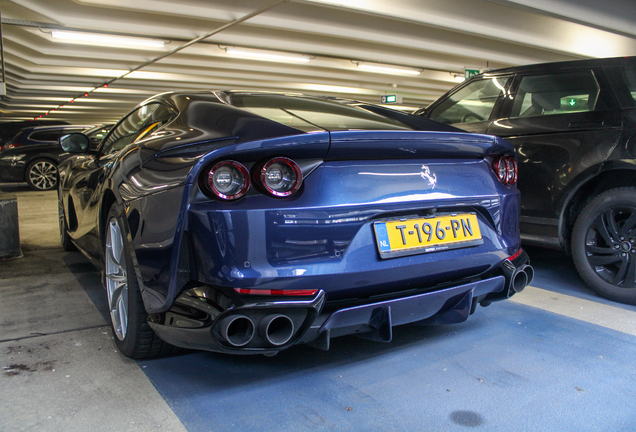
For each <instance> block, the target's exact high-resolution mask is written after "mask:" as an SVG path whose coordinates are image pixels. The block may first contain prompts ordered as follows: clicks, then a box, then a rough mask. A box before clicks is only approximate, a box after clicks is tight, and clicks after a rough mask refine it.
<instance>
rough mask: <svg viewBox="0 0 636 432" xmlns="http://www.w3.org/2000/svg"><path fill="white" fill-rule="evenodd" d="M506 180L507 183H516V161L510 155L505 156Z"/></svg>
mask: <svg viewBox="0 0 636 432" xmlns="http://www.w3.org/2000/svg"><path fill="white" fill-rule="evenodd" d="M506 181H507V183H508V184H509V185H513V184H515V183H517V161H516V160H515V158H514V157H512V156H508V157H507V158H506Z"/></svg>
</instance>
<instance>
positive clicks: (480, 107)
mask: <svg viewBox="0 0 636 432" xmlns="http://www.w3.org/2000/svg"><path fill="white" fill-rule="evenodd" d="M506 81H508V77H497V78H484V79H480V80H476V81H473V82H471V83H469V84H468V85H466V86H464V87H462V88H461V89H460V90H459V91H457V92H456V93H453V94H452V95H451V96H450V97H449V98H448V99H446V100H444V101H443V102H442V103H440V104H439V105H437V106H436V107H435V108H433V110H432V111H431V112H430V114H429V118H430V119H431V120H436V121H438V122H441V123H446V124H457V123H474V122H478V121H483V120H488V119H489V118H490V114H491V113H492V110H493V108H494V107H495V103H496V102H497V99H498V98H499V97H500V96H501V95H503V92H504V86H505V85H506Z"/></svg>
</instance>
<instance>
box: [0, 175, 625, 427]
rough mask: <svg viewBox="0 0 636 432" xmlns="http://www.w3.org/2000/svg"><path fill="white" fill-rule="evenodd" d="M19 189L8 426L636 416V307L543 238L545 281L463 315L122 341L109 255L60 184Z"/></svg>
mask: <svg viewBox="0 0 636 432" xmlns="http://www.w3.org/2000/svg"><path fill="white" fill-rule="evenodd" d="M0 190H1V191H3V192H10V193H15V194H16V195H17V196H18V208H19V215H20V235H21V246H22V251H23V254H24V256H23V257H22V258H19V259H13V260H0V329H1V330H2V331H1V333H0V366H1V367H2V368H3V369H2V375H3V376H2V377H0V383H2V385H0V431H20V430H26V431H32V430H39V431H124V430H125V431H128V430H130V431H135V430H137V431H150V430H153V431H154V430H164V431H184V430H187V431H283V430H289V431H313V430H325V431H461V430H466V429H475V430H483V431H546V430H548V431H557V430H558V431H577V432H579V431H633V430H636V408H634V407H636V390H635V386H634V384H636V360H635V359H636V307H632V306H626V305H621V304H618V303H613V302H610V301H607V300H604V299H600V298H598V297H597V296H595V295H594V294H593V293H592V292H590V291H589V290H588V289H587V288H585V286H584V285H583V283H582V282H581V281H580V279H579V278H578V276H577V275H576V272H575V271H574V269H573V266H572V264H571V261H570V259H569V258H568V257H566V256H564V255H563V254H561V253H559V252H555V251H548V250H542V249H534V248H533V249H529V251H528V252H529V253H530V256H531V258H532V260H533V264H534V265H535V268H536V274H537V276H536V279H535V281H534V283H533V286H532V287H529V288H527V289H526V290H525V291H524V292H523V293H521V294H518V295H517V296H515V297H513V299H511V300H509V301H505V302H499V303H494V304H493V305H491V306H490V307H488V308H478V309H477V311H476V312H475V314H474V315H473V316H471V317H470V318H469V320H468V321H467V322H465V323H462V324H456V325H449V326H439V327H419V326H415V325H412V326H403V327H399V328H397V329H396V330H395V332H394V340H393V342H391V343H390V344H382V343H374V342H370V341H366V340H362V339H358V338H355V337H343V338H338V339H334V340H333V341H332V349H331V350H330V351H328V352H322V351H316V350H313V349H311V348H308V347H305V346H298V347H294V348H291V349H289V350H287V351H284V352H282V353H280V354H279V355H277V356H275V357H271V358H266V357H263V356H249V357H234V356H228V355H220V354H214V353H207V352H186V353H184V354H182V355H178V356H174V357H169V358H164V359H156V360H149V361H142V362H135V361H132V360H128V359H126V358H124V357H123V356H121V354H119V353H118V352H116V351H115V345H114V344H113V342H112V335H111V334H110V330H109V327H108V325H107V313H106V300H105V292H104V290H103V288H102V287H101V286H100V283H99V275H98V274H97V272H96V271H95V269H94V268H93V267H92V266H91V265H90V264H88V262H87V261H86V260H85V259H84V258H83V257H82V256H81V255H80V254H79V253H73V252H64V251H63V250H62V249H61V247H60V246H59V239H58V231H57V219H56V210H57V209H56V201H55V200H56V194H55V192H48V193H37V192H32V191H29V190H28V189H27V188H26V187H25V186H22V185H10V184H0Z"/></svg>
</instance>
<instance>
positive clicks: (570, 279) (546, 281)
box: [524, 246, 636, 311]
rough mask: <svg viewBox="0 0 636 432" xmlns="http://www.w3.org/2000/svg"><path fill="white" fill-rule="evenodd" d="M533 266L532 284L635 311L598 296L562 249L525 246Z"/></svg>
mask: <svg viewBox="0 0 636 432" xmlns="http://www.w3.org/2000/svg"><path fill="white" fill-rule="evenodd" d="M524 249H525V250H526V252H528V255H529V256H530V261H531V263H532V265H533V266H534V268H535V277H534V281H533V282H532V286H535V287H537V288H543V289H547V290H550V291H554V292H558V293H560V294H566V295H570V296H574V297H578V298H581V299H584V300H590V301H593V302H596V303H602V304H605V305H610V306H614V307H618V308H622V309H626V310H632V311H636V306H633V305H625V304H621V303H616V302H613V301H611V300H606V299H604V298H603V297H600V296H599V295H598V294H596V293H595V292H594V291H592V289H590V288H589V287H588V286H587V285H586V284H585V282H583V280H582V279H581V277H580V276H579V274H578V273H577V271H576V267H575V266H574V262H572V256H570V255H567V254H566V253H565V252H563V251H557V250H552V249H545V248H538V247H525V246H524Z"/></svg>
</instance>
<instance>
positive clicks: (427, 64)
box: [0, 0, 636, 124]
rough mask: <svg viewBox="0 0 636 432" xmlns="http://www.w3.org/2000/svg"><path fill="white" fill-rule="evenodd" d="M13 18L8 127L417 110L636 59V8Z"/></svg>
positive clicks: (151, 8) (5, 102)
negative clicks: (222, 108) (524, 72)
mask: <svg viewBox="0 0 636 432" xmlns="http://www.w3.org/2000/svg"><path fill="white" fill-rule="evenodd" d="M0 11H1V13H2V33H3V49H4V66H5V70H4V73H5V74H4V75H5V78H4V79H5V82H6V95H5V96H3V98H2V100H0V115H1V118H0V121H10V120H28V119H33V118H38V117H39V116H43V118H53V119H59V120H66V121H68V122H70V123H75V124H93V123H94V124H97V123H108V122H112V121H114V120H116V119H118V118H119V117H121V116H122V115H124V114H125V113H126V112H128V111H129V110H130V109H131V108H132V107H133V106H134V105H136V104H137V103H139V102H141V101H142V100H144V99H146V98H147V97H149V96H152V95H154V94H157V93H161V92H165V91H173V90H217V89H250V90H276V91H284V92H301V93H306V94H324V95H331V96H339V97H345V98H352V99H358V100H364V101H369V102H376V103H379V102H380V97H381V96H382V95H387V94H398V95H399V96H400V97H401V99H402V104H401V105H403V106H404V107H405V109H409V108H410V107H413V108H415V107H421V106H425V105H427V104H428V103H430V102H432V101H433V100H434V99H436V98H437V97H438V96H440V95H441V94H442V93H444V92H445V91H446V90H448V89H449V88H451V87H452V86H453V85H455V84H456V83H457V82H458V80H460V79H461V77H463V76H464V72H465V69H466V68H468V69H479V70H481V71H485V70H488V69H494V68H500V67H506V66H512V65H521V64H528V63H538V62H548V61H559V60H574V59H584V58H595V57H614V56H632V55H636V27H634V25H633V22H634V18H636V3H635V2H634V1H633V0H605V1H603V2H599V1H598V0H288V1H276V0H179V1H176V0H173V1H169V0H135V1H131V0H12V1H9V0H2V1H1V2H0ZM210 34H211V35H210ZM206 35H210V36H209V37H207V38H205V39H202V38H203V37H204V36H206ZM106 36H108V37H112V38H111V39H105V40H103V39H102V38H104V37H106ZM65 37H66V38H65ZM69 37H71V38H74V39H67V38H69ZM114 37H117V38H114ZM197 38H199V39H201V40H199V41H196V42H195V43H191V44H189V45H188V43H189V42H191V41H193V40H196V39H197ZM95 39H97V40H95ZM130 44H134V45H130ZM137 44H146V45H144V46H139V45H137ZM147 45H151V46H147ZM184 45H186V46H185V47H183V46H184ZM182 47H183V48H182ZM181 48H182V49H181ZM290 57H291V58H290ZM377 67H385V68H389V70H387V69H380V70H378V69H377ZM366 68H370V69H366ZM373 68H376V69H375V70H374V69H373Z"/></svg>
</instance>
